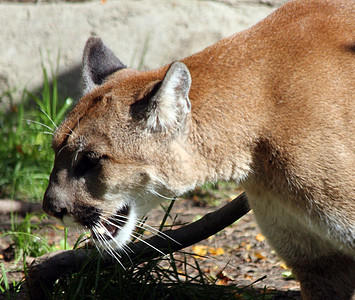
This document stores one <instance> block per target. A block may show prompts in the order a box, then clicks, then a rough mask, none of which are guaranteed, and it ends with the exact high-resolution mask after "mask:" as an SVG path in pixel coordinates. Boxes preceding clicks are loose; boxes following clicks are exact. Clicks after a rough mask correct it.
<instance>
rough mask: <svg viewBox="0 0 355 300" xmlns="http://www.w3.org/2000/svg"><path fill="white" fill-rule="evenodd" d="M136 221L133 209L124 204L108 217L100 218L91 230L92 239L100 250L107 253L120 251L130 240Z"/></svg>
mask: <svg viewBox="0 0 355 300" xmlns="http://www.w3.org/2000/svg"><path fill="white" fill-rule="evenodd" d="M136 220H137V216H136V212H135V209H134V207H133V206H129V205H127V204H126V205H124V206H123V207H121V208H119V209H118V210H117V211H116V212H115V213H114V214H112V215H111V216H109V217H104V216H100V218H99V221H98V222H97V223H96V224H95V225H94V226H92V228H91V233H92V237H93V239H94V241H95V243H96V244H97V246H99V247H100V248H103V249H105V250H109V251H112V250H113V249H114V250H118V249H121V248H123V247H124V245H126V243H127V242H128V241H129V240H130V238H131V236H132V233H133V231H134V228H135V226H136Z"/></svg>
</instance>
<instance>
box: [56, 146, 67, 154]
mask: <svg viewBox="0 0 355 300" xmlns="http://www.w3.org/2000/svg"><path fill="white" fill-rule="evenodd" d="M68 146H69V145H68V144H66V145H64V146H63V147H62V148H60V150H59V151H58V154H57V156H58V155H59V154H60V152H62V150H63V149H64V148H65V147H68Z"/></svg>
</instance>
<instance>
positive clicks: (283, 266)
mask: <svg viewBox="0 0 355 300" xmlns="http://www.w3.org/2000/svg"><path fill="white" fill-rule="evenodd" d="M280 267H281V268H282V269H284V270H290V268H289V267H288V266H287V265H286V264H285V263H282V264H281V265H280Z"/></svg>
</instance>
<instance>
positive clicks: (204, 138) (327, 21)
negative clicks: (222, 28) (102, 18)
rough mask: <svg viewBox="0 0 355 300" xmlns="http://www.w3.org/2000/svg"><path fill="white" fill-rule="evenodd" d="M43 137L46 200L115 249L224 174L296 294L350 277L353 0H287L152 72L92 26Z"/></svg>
mask: <svg viewBox="0 0 355 300" xmlns="http://www.w3.org/2000/svg"><path fill="white" fill-rule="evenodd" d="M83 77H84V81H85V92H84V96H83V97H82V98H81V99H80V100H79V101H78V102H77V103H76V105H75V106H74V108H73V109H72V110H71V112H70V113H69V114H68V115H67V117H66V119H65V120H64V121H63V123H62V124H61V125H60V127H59V128H58V129H57V130H56V132H55V134H54V138H53V149H54V151H55V162H54V167H53V171H52V173H51V175H50V180H49V185H48V188H47V190H46V193H45V195H44V201H43V209H44V211H45V212H47V213H48V214H50V215H53V216H55V217H57V218H59V219H61V220H62V221H63V222H64V223H65V224H67V225H70V224H78V225H80V226H83V227H85V228H88V229H90V230H91V231H92V235H93V239H94V240H95V241H97V243H98V244H101V247H103V248H105V249H108V250H110V251H111V252H112V253H113V252H114V251H113V250H118V249H122V248H124V246H125V244H126V243H127V242H128V241H129V240H130V237H131V236H132V235H134V229H135V227H136V225H137V224H138V223H139V218H140V217H141V216H142V215H144V214H145V213H147V212H148V211H149V210H150V209H151V208H153V207H154V206H156V205H157V204H158V203H161V201H163V200H164V198H169V197H174V196H176V195H181V194H183V193H185V192H187V191H189V190H191V189H193V188H194V187H196V186H198V185H202V184H204V183H206V182H215V181H217V180H233V181H235V182H236V183H238V184H239V185H240V187H241V188H242V189H243V190H244V191H245V194H246V196H247V198H248V202H249V204H250V207H251V208H252V210H253V211H254V214H255V217H256V220H257V223H258V225H259V227H260V229H261V231H262V233H263V234H264V235H265V236H266V238H267V240H268V242H269V243H270V244H271V246H272V247H273V248H274V249H275V251H276V252H277V253H278V255H279V256H280V257H281V258H282V259H283V260H284V261H285V262H286V264H287V265H288V266H289V267H291V268H292V271H293V273H294V275H295V276H296V278H297V279H298V280H299V282H300V285H301V293H302V297H303V299H312V300H314V299H322V300H324V299H351V298H352V297H353V292H354V289H355V248H354V246H355V216H354V212H355V175H354V174H355V172H354V166H355V155H354V152H355V127H354V120H355V105H354V101H355V2H354V1H353V0H332V1H330V0H299V1H297V0H295V1H290V2H288V3H286V4H285V5H284V6H282V7H281V8H279V9H277V10H276V11H274V12H273V13H272V14H271V15H270V16H268V17H267V18H265V19H264V20H262V21H261V22H259V23H258V24H256V25H255V26H253V27H251V28H250V29H248V30H245V31H243V32H240V33H237V34H235V35H232V36H231V37H228V38H225V39H222V40H221V41H219V42H217V43H216V44H214V45H212V46H210V47H208V48H206V49H204V50H203V51H201V52H198V53H196V54H194V55H192V56H189V57H187V58H184V59H182V60H180V61H175V62H172V63H171V64H168V65H166V66H164V67H162V68H160V69H157V70H153V71H137V70H133V69H130V68H127V67H126V66H125V65H124V64H123V63H122V62H121V61H120V60H119V59H118V58H117V57H116V56H115V55H114V54H113V52H112V51H111V50H110V49H109V48H108V47H107V46H106V45H105V44H104V43H103V42H102V41H101V39H100V38H98V37H91V38H89V40H88V41H87V43H86V46H85V49H84V55H83Z"/></svg>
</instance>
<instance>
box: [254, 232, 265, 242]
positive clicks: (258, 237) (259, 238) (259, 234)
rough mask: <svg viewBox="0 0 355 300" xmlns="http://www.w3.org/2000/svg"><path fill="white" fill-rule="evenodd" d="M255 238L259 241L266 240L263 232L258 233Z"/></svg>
mask: <svg viewBox="0 0 355 300" xmlns="http://www.w3.org/2000/svg"><path fill="white" fill-rule="evenodd" d="M255 239H256V240H257V241H258V242H263V241H264V240H265V237H264V236H263V235H262V234H261V233H258V234H257V235H256V236H255Z"/></svg>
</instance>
